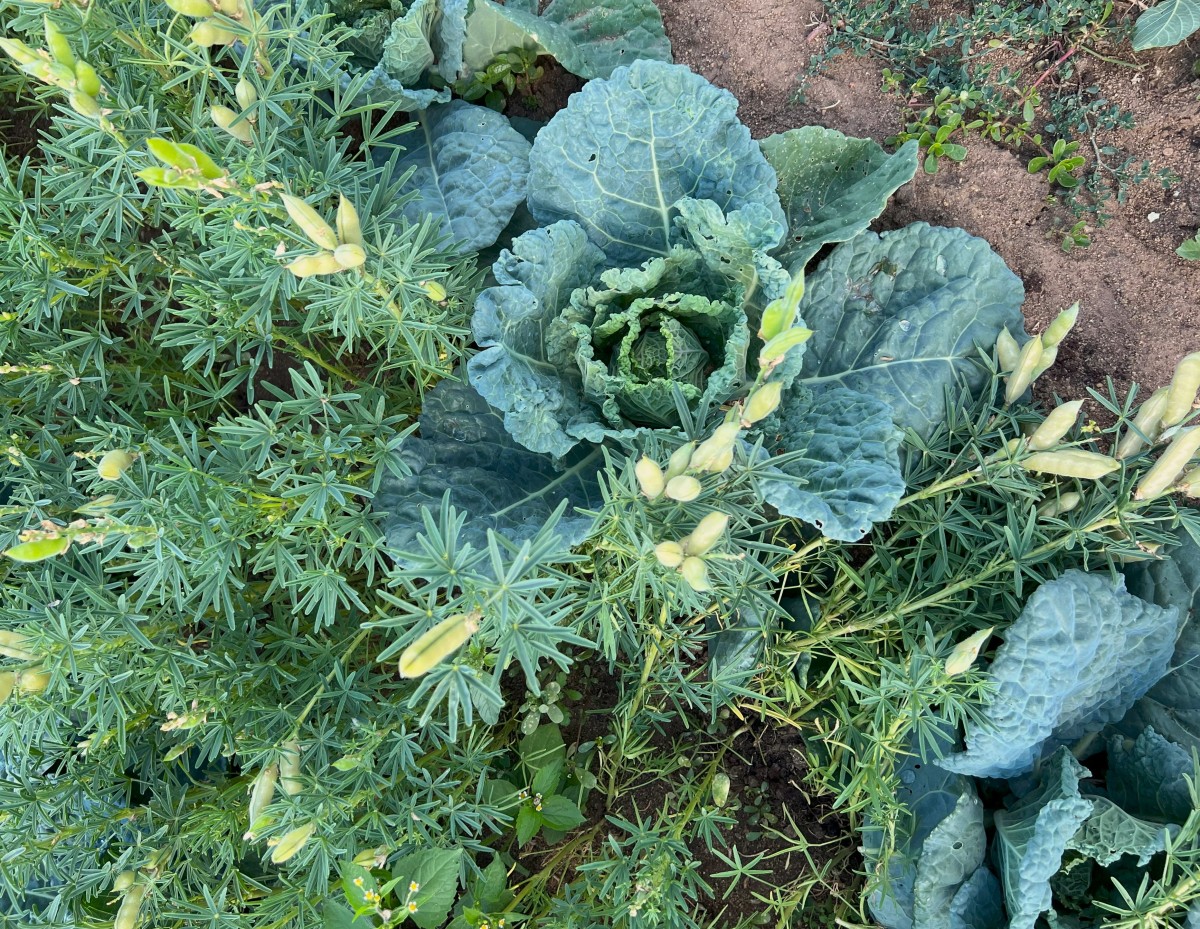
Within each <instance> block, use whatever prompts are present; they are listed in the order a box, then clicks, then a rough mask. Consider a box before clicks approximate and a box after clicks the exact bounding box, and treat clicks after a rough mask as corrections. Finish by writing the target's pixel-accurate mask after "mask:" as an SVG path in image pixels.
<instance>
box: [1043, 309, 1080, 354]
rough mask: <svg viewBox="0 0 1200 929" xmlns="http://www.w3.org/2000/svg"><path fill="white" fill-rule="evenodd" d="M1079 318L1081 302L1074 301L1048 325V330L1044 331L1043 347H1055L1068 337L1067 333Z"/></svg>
mask: <svg viewBox="0 0 1200 929" xmlns="http://www.w3.org/2000/svg"><path fill="white" fill-rule="evenodd" d="M1078 318H1079V304H1078V303H1077V302H1076V303H1072V304H1071V305H1070V306H1069V307H1067V308H1066V309H1065V310H1063V311H1062V312H1061V313H1059V314H1058V315H1057V316H1055V317H1054V321H1053V322H1051V323H1050V325H1049V326H1047V327H1046V331H1045V332H1043V333H1042V347H1043V348H1054V347H1055V346H1056V345H1058V344H1059V343H1060V342H1061V341H1062V340H1063V339H1065V338H1066V337H1067V333H1069V332H1070V331H1071V329H1072V328H1074V326H1075V320H1076V319H1078Z"/></svg>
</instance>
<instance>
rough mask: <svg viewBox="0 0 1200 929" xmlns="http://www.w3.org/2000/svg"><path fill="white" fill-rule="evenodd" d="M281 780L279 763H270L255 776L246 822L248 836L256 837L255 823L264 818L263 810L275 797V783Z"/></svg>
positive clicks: (251, 787) (248, 837) (250, 837)
mask: <svg viewBox="0 0 1200 929" xmlns="http://www.w3.org/2000/svg"><path fill="white" fill-rule="evenodd" d="M278 782H279V765H275V764H269V765H267V766H266V767H265V768H263V769H262V770H261V771H259V772H258V776H257V777H255V778H254V783H253V784H252V785H251V786H250V810H249V814H248V816H247V823H246V838H247V839H253V838H254V825H255V823H257V822H258V821H259V820H260V819H262V815H263V812H264V811H265V810H266V809H267V807H269V806H270V805H271V801H272V800H274V799H275V785H276V784H277V783H278Z"/></svg>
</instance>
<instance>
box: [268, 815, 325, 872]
mask: <svg viewBox="0 0 1200 929" xmlns="http://www.w3.org/2000/svg"><path fill="white" fill-rule="evenodd" d="M316 828H317V824H316V823H305V824H304V825H303V826H297V827H296V828H295V829H293V830H292V831H291V832H289V833H288V834H287V835H285V836H284V837H283V838H282V839H280V840H279V844H278V845H276V846H275V848H274V850H273V851H272V852H271V864H283V863H284V862H285V861H287V860H288V859H289V858H293V857H295V855H296V853H297V852H299V851H300V849H302V848H304V846H305V845H307V844H308V840H309V839H311V838H312V834H313V832H315V831H316Z"/></svg>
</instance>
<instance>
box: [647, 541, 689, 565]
mask: <svg viewBox="0 0 1200 929" xmlns="http://www.w3.org/2000/svg"><path fill="white" fill-rule="evenodd" d="M654 557H655V558H657V559H658V563H659V564H660V565H662V566H663V567H664V568H678V567H679V566H680V565H681V564H683V559H684V557H685V554H684V551H683V546H682V545H680V544H679V543H678V542H659V543H658V544H657V545H655V546H654Z"/></svg>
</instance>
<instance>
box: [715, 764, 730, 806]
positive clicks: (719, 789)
mask: <svg viewBox="0 0 1200 929" xmlns="http://www.w3.org/2000/svg"><path fill="white" fill-rule="evenodd" d="M712 796H713V805H714V806H716V807H718V808H720V807H723V806H724V805H725V803H726V802H727V801H728V800H729V775H728V774H726V773H725V772H724V771H721V772H718V773H717V774H714V775H713V779H712Z"/></svg>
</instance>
